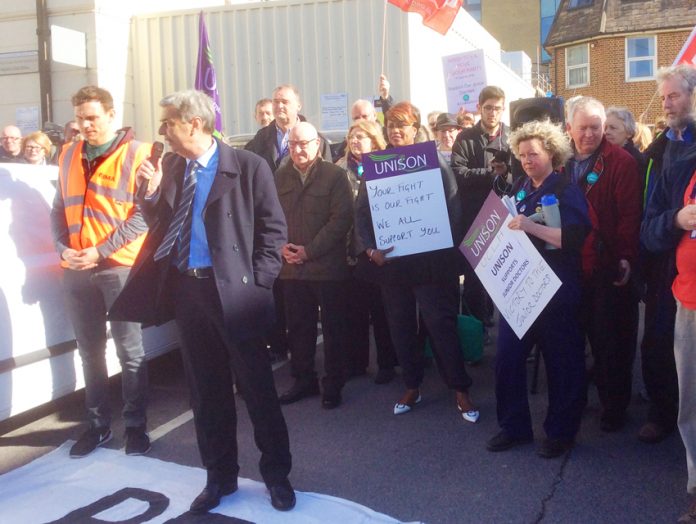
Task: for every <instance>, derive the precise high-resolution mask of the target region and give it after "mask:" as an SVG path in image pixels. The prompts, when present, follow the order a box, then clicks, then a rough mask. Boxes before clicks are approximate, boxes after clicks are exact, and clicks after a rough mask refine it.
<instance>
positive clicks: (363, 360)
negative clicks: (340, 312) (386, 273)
mask: <svg viewBox="0 0 696 524" xmlns="http://www.w3.org/2000/svg"><path fill="white" fill-rule="evenodd" d="M347 307H348V362H347V365H348V371H349V372H350V371H364V370H365V368H367V367H368V365H369V364H370V320H372V332H373V335H374V337H375V346H376V349H377V366H378V367H379V369H393V368H394V367H395V366H396V365H397V360H396V353H395V352H394V345H393V344H392V341H391V337H390V336H389V325H388V324H387V316H386V315H385V313H384V304H383V303H382V293H381V291H380V289H379V286H378V285H376V284H373V283H372V282H366V281H364V280H361V279H359V278H352V279H351V280H350V281H349V282H348V302H347Z"/></svg>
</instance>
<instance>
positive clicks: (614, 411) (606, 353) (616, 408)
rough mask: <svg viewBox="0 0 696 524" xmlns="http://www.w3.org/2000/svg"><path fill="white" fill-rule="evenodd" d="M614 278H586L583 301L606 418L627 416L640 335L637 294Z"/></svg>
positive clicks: (603, 275)
mask: <svg viewBox="0 0 696 524" xmlns="http://www.w3.org/2000/svg"><path fill="white" fill-rule="evenodd" d="M613 280H614V276H613V275H610V274H597V275H595V276H594V277H593V278H592V279H591V280H589V281H586V282H585V286H584V289H583V299H582V305H581V321H582V326H583V329H584V331H585V333H586V334H587V338H588V340H589V341H590V346H591V348H592V357H593V359H594V367H593V380H594V383H595V385H596V386H597V392H598V393H599V399H600V401H601V403H602V417H604V418H617V417H622V416H624V414H625V412H626V409H627V408H628V405H629V403H630V402H631V386H632V376H633V359H634V358H635V355H636V344H637V339H638V298H637V297H636V296H635V294H634V292H633V289H632V287H631V284H630V283H629V284H627V285H625V286H622V287H617V286H615V285H614V284H613V283H612V282H613Z"/></svg>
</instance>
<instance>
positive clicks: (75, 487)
mask: <svg viewBox="0 0 696 524" xmlns="http://www.w3.org/2000/svg"><path fill="white" fill-rule="evenodd" d="M71 445H72V442H67V443H65V444H64V445H63V446H61V447H60V448H58V449H57V450H55V451H54V452H52V453H49V454H48V455H45V456H43V457H41V458H39V459H37V460H35V461H34V462H31V463H30V464H27V465H26V466H23V467H21V468H18V469H16V470H14V471H11V472H9V473H7V474H5V475H2V476H1V477H0V484H1V485H2V490H0V522H3V523H5V522H6V523H10V522H12V523H15V522H16V523H20V522H21V523H22V524H32V523H46V524H47V523H61V524H68V523H75V522H102V521H105V522H111V523H118V522H132V523H135V522H137V523H147V524H156V523H170V524H174V523H176V524H186V523H189V522H191V523H193V522H201V517H200V516H196V515H191V514H190V513H188V507H189V504H190V503H191V501H192V500H193V499H194V497H196V495H198V493H199V492H200V490H201V489H202V487H203V485H204V484H205V479H206V474H205V471H204V470H202V469H199V468H192V467H188V466H181V465H179V464H174V463H171V462H164V461H161V460H158V459H153V458H147V457H128V456H126V455H125V454H124V453H123V452H120V451H114V450H110V449H105V448H100V449H98V450H97V451H95V452H94V453H92V454H91V455H89V456H88V457H85V458H83V459H79V460H75V459H71V458H69V456H68V451H69V449H70V446H71ZM211 513H213V514H214V515H210V517H208V519H204V520H205V521H206V522H215V523H217V524H225V523H230V524H246V523H263V524H275V523H277V524H294V523H297V524H300V523H301V524H320V523H321V524H325V523H326V522H340V523H341V524H351V523H354V524H358V523H360V524H398V521H397V520H395V519H393V518H391V517H389V516H387V515H384V514H382V513H377V512H375V511H372V510H371V509H369V508H367V507H365V506H361V505H359V504H356V503H354V502H350V501H348V500H343V499H339V498H336V497H330V496H328V495H320V494H317V493H302V492H297V506H296V507H295V509H293V510H292V511H289V512H279V511H276V510H274V509H273V508H272V507H271V503H270V499H269V495H268V493H267V492H266V488H265V486H264V485H263V484H262V483H261V482H256V481H253V480H248V479H241V478H240V479H239V491H237V492H236V493H234V494H233V495H228V496H226V497H224V498H223V499H222V502H221V503H220V505H219V506H218V507H217V508H215V509H214V510H213V511H212V512H211ZM97 519H99V520H97Z"/></svg>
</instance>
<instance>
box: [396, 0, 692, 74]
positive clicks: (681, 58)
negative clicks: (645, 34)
mask: <svg viewBox="0 0 696 524" xmlns="http://www.w3.org/2000/svg"><path fill="white" fill-rule="evenodd" d="M390 1H391V0H390ZM677 64H689V65H693V66H696V26H694V30H693V31H691V34H690V35H689V38H687V39H686V42H685V43H684V47H682V49H681V51H679V54H678V55H677V58H676V59H675V60H674V64H672V65H677Z"/></svg>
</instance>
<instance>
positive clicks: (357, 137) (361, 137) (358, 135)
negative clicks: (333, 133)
mask: <svg viewBox="0 0 696 524" xmlns="http://www.w3.org/2000/svg"><path fill="white" fill-rule="evenodd" d="M366 138H370V137H369V136H367V135H365V134H363V133H356V134H354V135H350V136H349V137H348V141H349V142H350V141H351V140H365V139H366Z"/></svg>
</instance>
